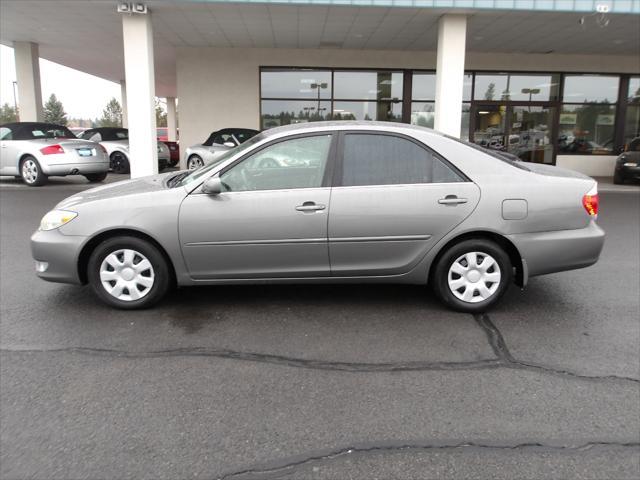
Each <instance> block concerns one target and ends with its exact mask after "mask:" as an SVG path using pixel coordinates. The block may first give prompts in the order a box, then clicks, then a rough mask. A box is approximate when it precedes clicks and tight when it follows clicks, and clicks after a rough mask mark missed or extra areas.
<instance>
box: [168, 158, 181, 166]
mask: <svg viewBox="0 0 640 480" xmlns="http://www.w3.org/2000/svg"><path fill="white" fill-rule="evenodd" d="M179 162H180V160H169V166H170V167H171V168H173V167H175V166H176V165H177V164H178V163H179Z"/></svg>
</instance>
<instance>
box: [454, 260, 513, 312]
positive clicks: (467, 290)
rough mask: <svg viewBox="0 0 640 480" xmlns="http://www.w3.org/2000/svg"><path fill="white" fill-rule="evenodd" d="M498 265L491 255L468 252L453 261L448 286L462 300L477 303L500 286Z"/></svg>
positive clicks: (489, 295)
mask: <svg viewBox="0 0 640 480" xmlns="http://www.w3.org/2000/svg"><path fill="white" fill-rule="evenodd" d="M501 278H502V276H501V274H500V267H499V266H498V262H496V260H495V259H494V258H493V257H492V256H491V255H487V254H486V253H482V252H469V253H465V254H464V255H462V256H461V257H458V259H457V260H456V261H455V262H453V264H452V265H451V268H449V275H448V277H447V279H448V282H449V288H450V289H451V293H453V294H454V295H455V296H456V297H457V298H459V299H460V300H462V301H463V302H468V303H478V302H482V301H483V300H486V299H488V298H490V297H491V296H492V295H493V294H494V293H496V290H498V287H499V286H500V279H501Z"/></svg>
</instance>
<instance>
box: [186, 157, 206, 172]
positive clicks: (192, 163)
mask: <svg viewBox="0 0 640 480" xmlns="http://www.w3.org/2000/svg"><path fill="white" fill-rule="evenodd" d="M203 166H204V161H203V160H202V157H201V156H200V155H191V156H190V157H189V158H188V159H187V169H188V170H196V169H198V168H200V167H203Z"/></svg>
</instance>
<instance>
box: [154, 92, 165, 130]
mask: <svg viewBox="0 0 640 480" xmlns="http://www.w3.org/2000/svg"><path fill="white" fill-rule="evenodd" d="M166 126H167V112H165V111H164V108H163V107H162V103H160V100H158V99H157V98H156V127H166Z"/></svg>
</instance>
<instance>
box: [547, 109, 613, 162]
mask: <svg viewBox="0 0 640 480" xmlns="http://www.w3.org/2000/svg"><path fill="white" fill-rule="evenodd" d="M615 117H616V108H615V106H612V105H604V104H591V105H588V104H586V105H563V106H562V111H561V112H560V127H559V130H558V152H559V153H591V154H599V153H600V154H608V153H611V152H612V151H613V137H614V125H615Z"/></svg>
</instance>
